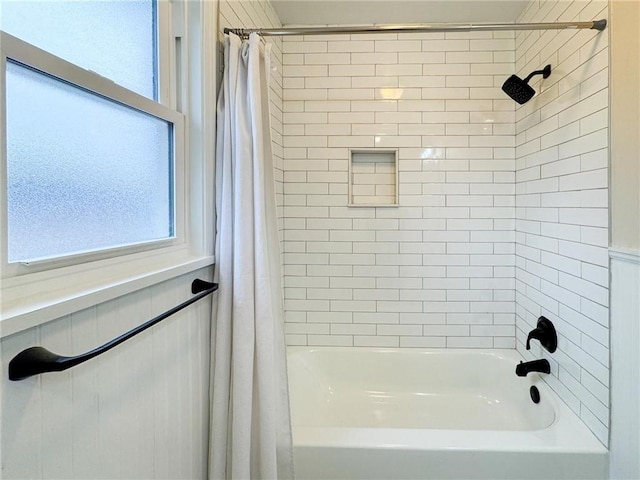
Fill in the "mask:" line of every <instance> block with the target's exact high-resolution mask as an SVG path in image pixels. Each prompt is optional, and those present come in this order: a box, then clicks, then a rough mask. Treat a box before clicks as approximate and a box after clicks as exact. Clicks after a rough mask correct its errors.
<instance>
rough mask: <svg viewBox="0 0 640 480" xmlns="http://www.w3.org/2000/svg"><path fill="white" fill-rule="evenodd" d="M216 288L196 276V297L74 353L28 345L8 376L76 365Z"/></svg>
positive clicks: (14, 377) (20, 376)
mask: <svg viewBox="0 0 640 480" xmlns="http://www.w3.org/2000/svg"><path fill="white" fill-rule="evenodd" d="M217 289H218V284H217V283H210V282H205V281H204V280H200V279H199V278H196V279H195V280H194V281H193V282H192V283H191V293H193V294H197V295H196V296H195V297H192V298H190V299H189V300H187V301H186V302H182V303H181V304H180V305H177V306H175V307H173V308H172V309H170V310H167V311H166V312H164V313H161V314H160V315H158V316H157V317H154V318H152V319H151V320H148V321H147V322H145V323H143V324H142V325H138V326H137V327H136V328H134V329H132V330H129V331H128V332H126V333H123V334H122V335H120V336H119V337H117V338H114V339H113V340H111V341H109V342H107V343H105V344H104V345H102V346H100V347H97V348H94V349H93V350H90V351H88V352H86V353H81V354H80V355H76V356H74V357H63V356H62V355H58V354H56V353H53V352H50V351H49V350H47V349H46V348H43V347H29V348H27V349H26V350H23V351H21V352H20V353H18V354H17V355H16V356H15V357H13V359H12V360H11V361H10V362H9V380H14V381H15V380H23V379H25V378H28V377H31V376H33V375H39V374H41V373H46V372H62V371H63V370H67V369H68V368H71V367H75V366H76V365H79V364H81V363H84V362H86V361H87V360H91V359H92V358H94V357H97V356H98V355H100V354H103V353H104V352H106V351H108V350H111V349H112V348H113V347H116V346H118V345H120V344H121V343H122V342H125V341H127V340H129V339H130V338H131V337H134V336H136V335H137V334H139V333H141V332H143V331H145V330H146V329H147V328H149V327H152V326H153V325H155V324H156V323H158V322H161V321H162V320H164V319H165V318H168V317H170V316H171V315H173V314H174V313H176V312H179V311H180V310H182V309H183V308H185V307H188V306H189V305H191V304H192V303H195V302H197V301H198V300H200V299H201V298H204V297H206V296H207V295H209V294H211V293H213V292H215V291H216V290H217Z"/></svg>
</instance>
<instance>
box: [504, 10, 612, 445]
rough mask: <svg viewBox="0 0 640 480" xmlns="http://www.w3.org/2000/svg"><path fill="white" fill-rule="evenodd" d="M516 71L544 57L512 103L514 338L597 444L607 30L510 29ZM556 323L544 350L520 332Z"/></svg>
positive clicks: (586, 14)
mask: <svg viewBox="0 0 640 480" xmlns="http://www.w3.org/2000/svg"><path fill="white" fill-rule="evenodd" d="M607 7H608V5H607V2H606V1H586V2H582V1H580V2H578V1H575V2H553V1H547V0H543V1H539V2H531V3H530V5H529V6H528V8H527V9H526V10H525V12H524V13H523V15H522V17H521V18H520V20H519V21H520V22H556V21H559V22H562V21H588V20H594V19H600V18H607V12H608V10H607ZM515 53H516V68H515V70H516V71H517V72H518V74H519V75H521V76H526V75H527V74H529V73H530V72H531V71H533V70H538V69H540V68H542V67H544V66H545V65H547V64H551V67H552V73H551V76H550V77H549V78H547V79H544V80H543V79H542V77H540V76H538V77H535V78H534V80H532V82H531V84H532V86H533V87H534V89H535V90H536V91H537V92H538V95H536V96H535V97H534V98H533V99H532V100H531V101H529V103H527V104H525V105H523V106H521V107H519V108H518V109H517V110H516V123H515V127H516V130H515V138H516V215H515V218H516V228H515V230H516V238H515V240H516V243H515V248H516V252H515V253H516V285H515V287H516V314H517V315H516V327H517V328H516V338H517V348H518V350H519V351H520V352H521V353H522V354H523V355H524V356H525V358H528V359H534V358H541V357H545V358H547V359H548V360H549V362H550V363H551V365H552V375H550V376H548V377H547V382H548V383H549V384H550V385H551V387H552V388H553V389H554V390H555V391H556V392H557V393H558V394H559V395H560V397H561V398H562V399H563V400H564V401H565V402H566V403H567V404H568V405H569V406H570V407H571V408H572V409H573V410H574V411H575V412H576V414H578V415H579V416H580V417H581V418H582V420H583V421H584V422H585V423H586V424H587V426H588V427H589V428H590V429H591V430H592V431H593V432H594V433H595V434H596V435H597V437H598V438H599V439H600V441H602V443H604V444H605V445H606V444H607V442H608V426H609V303H608V300H609V291H608V285H609V271H608V253H607V252H608V250H607V248H608V224H609V218H608V190H607V188H608V176H607V168H608V98H609V95H608V56H609V53H608V35H607V32H606V31H605V32H602V33H596V32H594V31H592V30H579V31H578V30H571V31H569V30H564V31H533V32H519V33H518V34H517V36H516V45H515ZM540 315H544V316H546V317H547V318H549V319H550V320H551V321H552V322H554V324H555V325H556V328H557V330H558V335H559V346H558V350H557V351H556V352H555V353H553V354H549V353H548V352H546V351H545V350H543V349H541V348H540V346H539V344H538V343H537V342H532V349H531V350H530V351H529V352H527V351H526V350H525V345H524V342H525V341H526V336H527V333H528V332H529V331H530V330H531V329H533V328H534V327H535V326H536V322H537V319H538V317H539V316H540Z"/></svg>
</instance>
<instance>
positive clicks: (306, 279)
mask: <svg viewBox="0 0 640 480" xmlns="http://www.w3.org/2000/svg"><path fill="white" fill-rule="evenodd" d="M514 61H515V35H514V34H513V32H502V33H501V32H495V33H491V32H488V33H474V34H468V33H463V34H456V33H447V34H445V33H435V34H373V35H351V36H350V35H336V36H331V37H326V36H317V37H313V36H306V37H294V38H285V39H284V41H283V82H284V90H283V99H284V102H283V111H284V117H283V118H284V133H285V135H284V146H285V149H284V172H285V173H284V193H285V196H284V205H285V207H284V240H285V241H284V248H285V254H284V255H285V282H286V283H285V285H286V290H285V308H286V311H287V325H286V328H287V333H288V341H289V344H306V345H354V346H388V347H488V348H492V347H496V348H514V347H515V309H516V307H515V301H514V300H515V297H514V293H515V291H514V287H515V269H514V265H515V243H514V241H515V228H514V227H515V225H514V217H515V142H516V137H515V135H514V134H515V123H514V122H515V103H514V102H513V101H512V100H509V99H508V98H506V97H505V95H504V94H503V93H502V92H501V90H500V88H499V87H500V85H502V82H503V81H504V79H505V76H506V75H508V74H510V73H513V70H514ZM363 149H373V150H375V149H379V150H384V151H388V150H397V156H398V170H399V178H398V180H399V182H398V183H399V203H400V206H399V207H348V206H347V204H348V202H349V199H348V181H349V173H348V170H349V161H350V150H357V151H359V150H363ZM381 181H382V182H384V179H382V180H381Z"/></svg>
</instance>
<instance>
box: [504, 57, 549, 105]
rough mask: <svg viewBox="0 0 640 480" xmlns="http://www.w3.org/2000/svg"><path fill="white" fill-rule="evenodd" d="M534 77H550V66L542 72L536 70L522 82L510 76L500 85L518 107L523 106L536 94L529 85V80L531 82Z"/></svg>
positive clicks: (518, 78) (515, 76)
mask: <svg viewBox="0 0 640 480" xmlns="http://www.w3.org/2000/svg"><path fill="white" fill-rule="evenodd" d="M534 75H542V78H547V77H548V76H549V75H551V65H547V66H546V67H544V69H543V70H536V71H535V72H532V73H530V74H529V76H528V77H527V78H525V79H524V80H522V79H521V78H520V77H518V76H517V75H511V76H510V77H509V78H507V80H506V81H505V82H504V84H503V85H502V91H503V92H504V93H506V94H507V95H509V96H510V97H511V98H512V99H514V100H515V101H516V102H518V103H519V104H520V105H523V104H525V103H527V102H528V101H529V100H531V98H532V97H533V96H534V95H535V94H536V91H535V90H534V89H533V88H532V87H531V85H529V80H531V78H532V77H533V76H534Z"/></svg>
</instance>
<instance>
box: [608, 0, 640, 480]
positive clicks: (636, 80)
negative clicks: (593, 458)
mask: <svg viewBox="0 0 640 480" xmlns="http://www.w3.org/2000/svg"><path fill="white" fill-rule="evenodd" d="M610 11H611V26H610V39H611V76H610V81H611V177H610V188H611V246H612V250H611V252H610V253H611V435H610V439H611V443H610V448H611V478H612V479H615V480H623V479H631V478H633V479H635V478H640V406H639V404H638V398H640V368H639V365H640V359H639V358H638V352H639V351H640V304H639V303H638V298H639V297H640V260H639V249H640V193H639V189H638V185H640V143H639V142H640V135H638V132H640V96H639V94H638V92H640V4H638V2H629V1H622V0H614V1H612V2H610ZM620 248H623V249H625V250H626V252H625V253H623V254H621V253H620V252H619V251H617V250H614V249H620Z"/></svg>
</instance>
